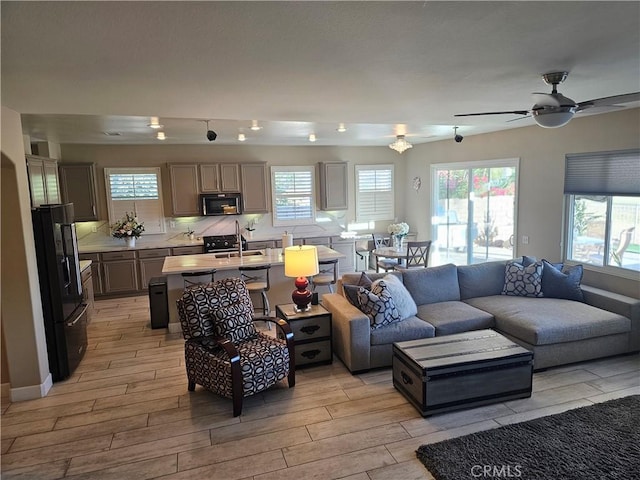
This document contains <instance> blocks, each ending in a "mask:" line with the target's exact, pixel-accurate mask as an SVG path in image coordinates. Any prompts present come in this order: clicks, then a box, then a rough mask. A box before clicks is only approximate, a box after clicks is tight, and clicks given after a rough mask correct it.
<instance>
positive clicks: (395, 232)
mask: <svg viewBox="0 0 640 480" xmlns="http://www.w3.org/2000/svg"><path fill="white" fill-rule="evenodd" d="M387 232H389V233H390V234H391V238H392V239H393V247H394V248H395V249H396V250H398V251H401V250H402V248H403V245H402V244H403V242H404V237H406V236H407V234H408V233H409V225H408V224H406V223H405V222H402V223H392V224H391V225H389V226H388V227H387Z"/></svg>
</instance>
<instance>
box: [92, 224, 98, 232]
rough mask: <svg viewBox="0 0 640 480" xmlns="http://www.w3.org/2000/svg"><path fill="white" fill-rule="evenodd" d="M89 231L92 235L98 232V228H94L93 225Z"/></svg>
mask: <svg viewBox="0 0 640 480" xmlns="http://www.w3.org/2000/svg"><path fill="white" fill-rule="evenodd" d="M91 231H92V232H93V233H96V232H97V231H98V227H96V226H95V225H93V226H92V227H91Z"/></svg>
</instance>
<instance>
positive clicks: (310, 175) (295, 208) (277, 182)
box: [271, 167, 316, 226]
mask: <svg viewBox="0 0 640 480" xmlns="http://www.w3.org/2000/svg"><path fill="white" fill-rule="evenodd" d="M315 183H316V182H315V168H314V167H271V185H272V189H273V191H272V195H271V198H272V202H273V205H272V207H273V208H272V211H273V225H274V226H293V225H309V224H313V223H314V220H315Z"/></svg>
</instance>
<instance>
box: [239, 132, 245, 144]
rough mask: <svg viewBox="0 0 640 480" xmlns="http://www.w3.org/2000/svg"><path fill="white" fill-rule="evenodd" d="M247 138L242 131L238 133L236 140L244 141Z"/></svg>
mask: <svg viewBox="0 0 640 480" xmlns="http://www.w3.org/2000/svg"><path fill="white" fill-rule="evenodd" d="M246 139H247V137H245V135H244V133H239V134H238V141H239V142H244V141H245V140H246Z"/></svg>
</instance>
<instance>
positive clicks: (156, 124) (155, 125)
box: [147, 117, 164, 130]
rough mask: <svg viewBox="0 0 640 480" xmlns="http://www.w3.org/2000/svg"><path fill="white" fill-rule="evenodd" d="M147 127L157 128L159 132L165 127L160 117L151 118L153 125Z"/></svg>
mask: <svg viewBox="0 0 640 480" xmlns="http://www.w3.org/2000/svg"><path fill="white" fill-rule="evenodd" d="M147 127H151V128H155V129H156V130H157V129H159V128H162V127H164V125H160V119H159V118H158V117H151V123H149V124H148V125H147Z"/></svg>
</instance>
